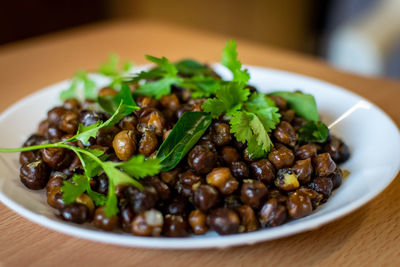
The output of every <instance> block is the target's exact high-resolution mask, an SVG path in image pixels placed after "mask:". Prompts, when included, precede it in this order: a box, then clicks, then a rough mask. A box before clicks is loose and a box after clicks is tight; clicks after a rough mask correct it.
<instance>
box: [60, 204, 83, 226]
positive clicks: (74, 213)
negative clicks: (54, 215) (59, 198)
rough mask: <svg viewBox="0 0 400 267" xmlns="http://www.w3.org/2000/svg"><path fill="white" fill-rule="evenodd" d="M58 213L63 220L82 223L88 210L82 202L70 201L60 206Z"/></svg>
mask: <svg viewBox="0 0 400 267" xmlns="http://www.w3.org/2000/svg"><path fill="white" fill-rule="evenodd" d="M60 215H61V218H62V219H63V220H64V221H67V222H73V223H78V224H83V223H84V222H86V220H87V219H88V217H89V210H88V208H87V207H86V206H85V205H83V204H80V203H72V204H69V205H66V206H65V207H64V208H62V209H61V210H60Z"/></svg>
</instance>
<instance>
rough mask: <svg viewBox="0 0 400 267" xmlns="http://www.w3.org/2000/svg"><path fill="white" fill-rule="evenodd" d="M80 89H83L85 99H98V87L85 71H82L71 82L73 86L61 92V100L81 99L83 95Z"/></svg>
mask: <svg viewBox="0 0 400 267" xmlns="http://www.w3.org/2000/svg"><path fill="white" fill-rule="evenodd" d="M80 89H83V96H84V98H85V99H96V97H97V90H96V89H97V85H96V83H95V82H94V81H93V80H91V79H90V78H89V77H88V75H87V73H86V72H85V71H83V70H80V71H78V72H77V73H76V74H75V76H74V78H73V79H72V81H71V85H70V86H69V87H68V88H67V89H66V90H64V91H62V92H61V94H60V99H61V100H62V101H65V100H67V99H68V98H80V96H81V95H82V94H81V93H80Z"/></svg>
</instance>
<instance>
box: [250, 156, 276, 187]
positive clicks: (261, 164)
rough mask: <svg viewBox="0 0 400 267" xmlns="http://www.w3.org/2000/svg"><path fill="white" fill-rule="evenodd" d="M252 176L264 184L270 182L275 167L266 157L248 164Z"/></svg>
mask: <svg viewBox="0 0 400 267" xmlns="http://www.w3.org/2000/svg"><path fill="white" fill-rule="evenodd" d="M250 167H251V173H252V175H253V177H255V178H257V179H258V180H260V181H262V182H263V183H265V184H270V183H271V182H272V181H273V180H274V179H275V168H274V166H273V165H272V164H271V162H270V161H269V160H267V159H261V160H258V161H256V162H253V163H251V164H250Z"/></svg>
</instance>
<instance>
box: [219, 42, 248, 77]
mask: <svg viewBox="0 0 400 267" xmlns="http://www.w3.org/2000/svg"><path fill="white" fill-rule="evenodd" d="M237 57H238V53H237V51H236V42H235V41H234V40H229V41H227V42H226V45H225V48H224V50H223V51H222V59H221V64H222V65H224V66H225V67H227V68H228V69H229V70H230V71H231V72H232V75H233V81H235V82H240V83H244V84H247V82H248V81H249V80H250V75H249V73H248V72H247V70H242V63H241V62H240V61H239V60H238V58H237Z"/></svg>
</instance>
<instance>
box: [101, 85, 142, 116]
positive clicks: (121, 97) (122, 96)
mask: <svg viewBox="0 0 400 267" xmlns="http://www.w3.org/2000/svg"><path fill="white" fill-rule="evenodd" d="M121 101H123V103H124V105H125V106H126V108H125V113H124V115H129V114H131V113H132V111H134V110H136V109H139V107H138V105H136V102H135V100H133V97H132V93H131V89H130V88H129V86H128V85H127V84H122V87H121V90H120V91H119V92H118V94H117V95H115V96H102V97H98V99H97V102H98V103H99V105H100V106H101V108H102V109H103V110H104V111H106V112H108V113H110V114H114V113H115V111H117V109H118V106H119V104H120V103H121Z"/></svg>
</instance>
